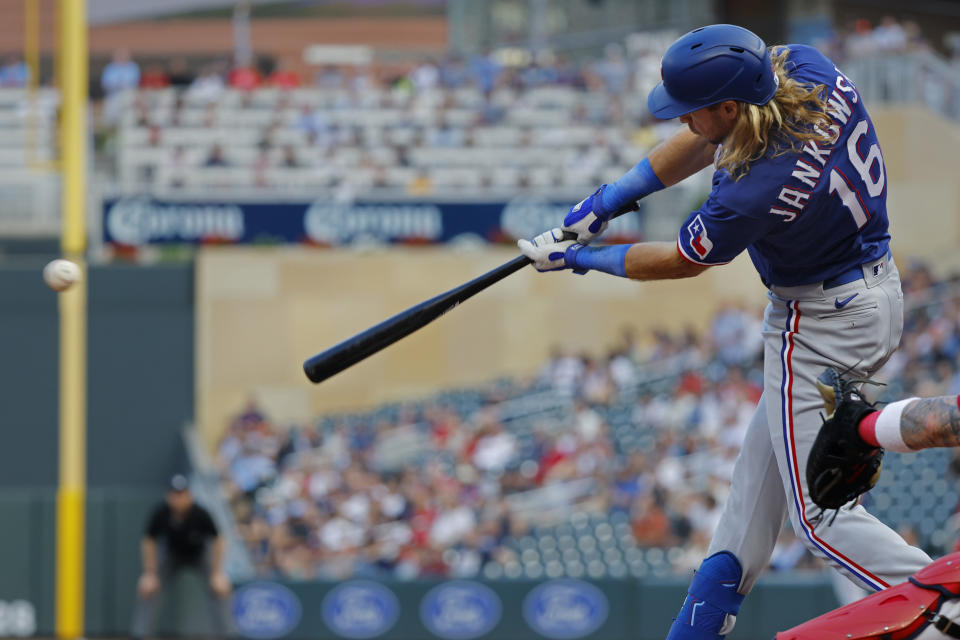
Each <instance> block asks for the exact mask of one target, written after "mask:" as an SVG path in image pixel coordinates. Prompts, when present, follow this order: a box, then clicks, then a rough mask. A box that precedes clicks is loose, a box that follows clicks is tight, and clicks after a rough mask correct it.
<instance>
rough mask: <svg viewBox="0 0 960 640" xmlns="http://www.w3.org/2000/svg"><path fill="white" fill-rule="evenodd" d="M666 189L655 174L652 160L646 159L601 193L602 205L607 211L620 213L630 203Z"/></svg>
mask: <svg viewBox="0 0 960 640" xmlns="http://www.w3.org/2000/svg"><path fill="white" fill-rule="evenodd" d="M663 188H664V184H663V182H661V181H660V178H658V177H657V174H655V173H654V172H653V167H651V166H650V160H649V159H648V158H644V159H643V160H641V161H640V162H638V163H637V165H636V166H635V167H634V168H632V169H630V171H627V172H626V173H625V174H623V175H622V176H621V177H620V178H619V179H617V180H615V181H614V182H611V183H610V184H608V185H607V188H606V189H604V190H603V191H601V192H600V203H601V204H602V205H603V208H604V209H605V210H606V211H619V210H620V209H621V208H623V207H624V206H626V205H627V204H628V203H630V202H635V201H637V200H639V199H641V198H644V197H646V196H648V195H650V194H651V193H653V192H654V191H660V189H663Z"/></svg>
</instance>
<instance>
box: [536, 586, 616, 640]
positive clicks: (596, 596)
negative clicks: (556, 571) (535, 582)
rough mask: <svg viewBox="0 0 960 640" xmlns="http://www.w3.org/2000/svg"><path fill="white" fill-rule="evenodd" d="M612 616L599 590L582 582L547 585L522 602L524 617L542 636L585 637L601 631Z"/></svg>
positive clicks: (557, 639)
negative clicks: (609, 616) (608, 617)
mask: <svg viewBox="0 0 960 640" xmlns="http://www.w3.org/2000/svg"><path fill="white" fill-rule="evenodd" d="M609 613H610V603H609V602H607V597H606V596H605V595H603V592H602V591H600V589H598V588H596V587H595V586H593V585H592V584H589V583H587V582H581V581H580V580H553V581H550V582H545V583H543V584H541V585H540V586H538V587H536V588H535V589H534V590H533V591H531V592H530V593H528V594H527V597H526V598H524V600H523V618H524V620H526V621H527V624H529V625H530V627H531V628H532V629H533V630H534V631H536V632H537V633H539V634H540V635H542V636H546V637H547V638H555V639H556V640H571V639H572V638H582V637H583V636H586V635H589V634H591V633H593V632H594V631H596V630H597V629H599V628H600V627H601V626H602V625H603V623H604V622H606V620H607V614H609Z"/></svg>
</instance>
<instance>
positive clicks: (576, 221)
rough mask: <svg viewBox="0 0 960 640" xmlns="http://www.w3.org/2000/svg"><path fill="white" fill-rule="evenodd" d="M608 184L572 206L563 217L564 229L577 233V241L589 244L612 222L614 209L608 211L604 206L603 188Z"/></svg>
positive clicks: (562, 228)
mask: <svg viewBox="0 0 960 640" xmlns="http://www.w3.org/2000/svg"><path fill="white" fill-rule="evenodd" d="M606 188H607V185H605V184H602V185H600V188H599V189H597V190H596V191H594V192H593V194H592V195H589V196H587V197H586V198H584V199H583V200H581V201H580V202H579V203H578V204H575V205H573V206H572V207H571V208H570V212H569V213H567V216H566V217H565V218H564V219H563V227H561V230H562V231H569V232H570V233H575V234H576V235H577V242H579V243H580V244H588V243H589V242H591V241H592V240H593V239H594V238H596V237H597V236H599V235H600V234H601V233H603V232H604V230H606V228H607V224H609V222H610V216H611V214H612V213H613V212H612V211H607V209H606V208H605V207H604V206H603V190H604V189H606Z"/></svg>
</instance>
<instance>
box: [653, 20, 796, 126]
mask: <svg viewBox="0 0 960 640" xmlns="http://www.w3.org/2000/svg"><path fill="white" fill-rule="evenodd" d="M660 76H661V78H662V79H663V81H662V82H661V83H660V84H658V85H657V86H656V87H654V88H653V91H651V92H650V95H649V96H648V97H647V106H648V107H649V108H650V113H652V114H653V115H654V116H656V117H657V118H660V119H661V120H669V119H670V118H676V117H678V116H682V115H684V114H687V113H690V112H691V111H696V110H697V109H702V108H703V107H708V106H710V105H712V104H716V103H718V102H723V101H724V100H740V101H743V102H749V103H751V104H758V105H759V104H765V103H766V102H767V101H769V100H770V98H772V97H773V94H775V93H776V92H777V86H778V81H777V77H776V75H775V74H774V73H773V67H772V66H771V64H770V52H769V51H767V45H765V44H764V42H763V40H761V39H760V37H759V36H757V35H756V34H755V33H753V32H751V31H747V30H746V29H744V28H743V27H737V26H735V25H732V24H713V25H710V26H709V27H701V28H699V29H694V30H693V31H691V32H690V33H688V34H686V35H684V36H681V37H680V39H678V40H677V41H676V42H674V43H673V44H672V45H670V47H669V48H668V49H667V52H666V53H665V54H663V60H662V62H661V63H660Z"/></svg>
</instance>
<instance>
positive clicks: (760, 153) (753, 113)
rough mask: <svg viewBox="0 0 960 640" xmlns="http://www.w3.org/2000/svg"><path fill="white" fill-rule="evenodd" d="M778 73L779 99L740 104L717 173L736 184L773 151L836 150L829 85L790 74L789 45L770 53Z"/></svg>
mask: <svg viewBox="0 0 960 640" xmlns="http://www.w3.org/2000/svg"><path fill="white" fill-rule="evenodd" d="M770 53H771V56H770V59H771V62H772V63H773V71H774V73H775V74H776V75H777V79H778V80H779V81H780V86H779V87H778V88H777V92H776V93H775V94H774V96H773V98H772V99H771V100H770V101H769V102H767V103H766V104H764V105H761V106H757V105H754V104H750V103H747V102H738V104H739V106H740V113H739V115H738V116H737V121H736V123H735V124H734V126H733V129H732V130H731V132H730V135H728V136H727V138H726V139H725V140H724V142H723V146H722V147H721V149H720V153H719V155H718V156H717V163H716V165H717V168H718V169H726V170H727V171H728V172H729V173H730V176H731V177H732V178H733V179H734V180H739V179H740V178H742V177H743V176H745V175H747V172H749V171H750V163H752V162H754V161H755V160H759V159H760V158H762V157H764V156H765V155H767V153H768V152H769V151H771V150H772V151H773V155H774V156H779V155H783V154H784V153H787V152H790V151H793V152H798V151H800V150H801V148H802V147H803V145H805V144H806V143H807V142H808V141H811V140H812V141H816V142H818V143H824V144H827V145H832V144H833V142H834V134H833V133H832V132H833V131H834V124H833V120H831V118H830V116H829V115H828V114H827V103H826V98H827V95H828V93H829V90H828V89H827V87H826V85H822V84H805V83H801V82H798V81H797V80H794V79H793V78H791V77H790V76H789V75H788V74H787V68H786V66H787V55H788V54H789V53H790V51H789V49H787V47H784V46H778V47H773V48H772V49H771V50H770Z"/></svg>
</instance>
